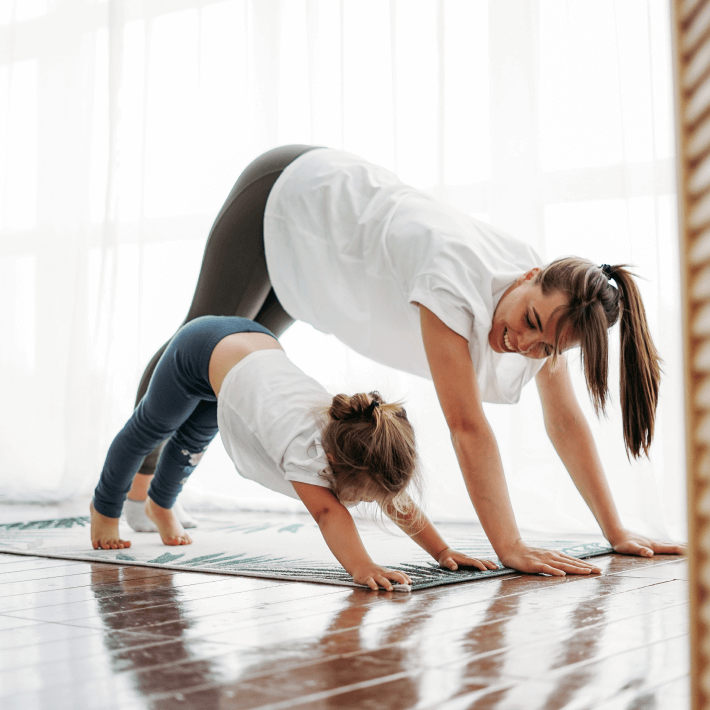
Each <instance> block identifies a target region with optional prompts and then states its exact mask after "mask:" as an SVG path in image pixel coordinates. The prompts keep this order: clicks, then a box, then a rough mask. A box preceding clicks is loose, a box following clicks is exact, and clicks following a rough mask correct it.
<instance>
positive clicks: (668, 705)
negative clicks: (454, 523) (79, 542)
mask: <svg viewBox="0 0 710 710" xmlns="http://www.w3.org/2000/svg"><path fill="white" fill-rule="evenodd" d="M597 560H598V562H599V563H600V566H602V568H603V569H604V572H605V574H604V575H603V576H597V577H594V578H582V577H571V576H570V577H567V578H559V579H551V578H541V577H531V576H524V575H520V576H512V575H511V576H508V577H499V578H493V579H490V580H484V581H479V582H472V583H468V584H461V585H456V586H452V587H441V588H438V589H436V588H435V589H429V590H425V591H421V592H414V593H412V594H401V593H387V592H380V593H375V592H369V591H364V590H362V591H361V590H350V589H343V588H338V587H331V586H326V585H316V584H306V583H300V582H275V581H271V580H260V579H247V578H239V577H233V576H222V575H215V574H201V573H195V572H173V571H168V570H160V569H150V568H145V567H128V566H121V567H118V566H114V565H110V564H101V563H83V562H82V563H80V562H70V561H64V560H50V559H46V558H40V557H19V556H13V555H7V554H2V555H0V708H2V710H10V709H15V708H17V709H18V710H20V709H21V710H35V709H39V708H42V709H43V710H63V709H64V708H67V709H71V710H84V709H86V710H93V709H96V710H98V709H103V708H120V709H121V710H133V709H136V710H137V709H139V708H141V709H142V708H150V709H155V710H168V709H169V710H173V709H181V708H191V709H193V708H194V709H197V708H199V709H200V710H212V709H216V708H220V709H227V708H254V709H255V708H261V709H262V710H266V709H268V710H278V709H280V708H291V707H294V708H308V709H310V708H315V709H319V708H358V709H360V708H362V709H367V708H377V710H399V709H400V708H401V709H404V708H446V709H447V710H454V709H456V710H458V709H463V708H506V709H508V708H510V709H513V708H520V709H521V710H535V709H536V708H550V709H553V708H554V709H558V708H580V709H581V708H589V709H590V710H591V709H593V710H612V709H613V710H621V709H622V708H623V709H625V710H631V709H632V708H634V709H636V708H639V709H640V708H652V709H654V710H666V709H667V710H684V709H685V708H687V707H689V699H688V697H689V696H688V685H687V684H688V619H687V612H688V606H687V601H686V599H687V585H688V582H687V579H688V577H687V563H686V561H685V560H679V559H678V558H675V557H657V558H655V559H652V560H646V559H642V558H630V557H622V556H619V555H609V556H606V557H600V558H597Z"/></svg>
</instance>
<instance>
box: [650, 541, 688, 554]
mask: <svg viewBox="0 0 710 710" xmlns="http://www.w3.org/2000/svg"><path fill="white" fill-rule="evenodd" d="M653 551H654V552H656V553H658V554H659V555H684V554H685V553H686V552H687V547H686V545H677V544H676V543H675V542H654V543H653Z"/></svg>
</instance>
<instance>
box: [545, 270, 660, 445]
mask: <svg viewBox="0 0 710 710" xmlns="http://www.w3.org/2000/svg"><path fill="white" fill-rule="evenodd" d="M626 266H627V265H626V264H617V265H613V266H610V265H609V264H603V265H602V266H597V265H596V264H593V263H592V262H591V261H587V260H586V259H580V258H578V257H567V258H564V259H557V260H556V261H553V262H552V263H551V264H548V266H546V267H545V268H544V269H542V271H540V272H539V273H538V274H537V275H536V277H535V281H536V283H539V285H540V287H541V288H542V293H543V294H548V293H549V292H551V291H563V292H565V293H567V294H568V295H569V305H568V306H563V307H562V315H561V316H560V319H559V321H558V323H557V332H556V334H555V355H553V365H554V359H555V358H556V353H558V352H559V350H560V340H561V338H562V334H563V331H566V330H567V329H569V330H570V331H571V337H572V339H573V340H577V341H578V342H579V346H580V350H581V358H582V366H583V369H584V376H585V379H586V382H587V390H588V391H589V395H590V397H591V399H592V404H593V405H594V411H595V412H596V413H597V414H599V413H600V412H604V410H605V406H606V400H607V395H608V393H609V388H608V385H607V380H608V372H609V337H608V333H607V330H608V329H609V328H611V326H613V325H614V324H615V323H616V322H617V320H620V339H621V367H620V371H621V383H620V385H621V415H622V420H623V425H624V443H625V445H626V451H627V453H630V454H631V455H632V456H634V457H639V456H640V455H641V453H642V452H643V453H644V454H645V455H646V456H648V449H649V447H650V445H651V441H652V439H653V430H654V426H655V422H656V406H657V404H658V387H659V385H660V381H661V368H660V362H661V360H660V358H659V356H658V351H657V350H656V346H655V345H654V344H653V339H652V338H651V333H650V331H649V328H648V322H647V320H646V310H645V308H644V306H643V301H642V300H641V294H640V292H639V290H638V287H637V286H636V284H635V283H634V280H633V274H632V273H631V272H630V271H627V269H626ZM612 281H613V282H614V283H615V284H616V288H615V287H614V286H612V284H611V282H612ZM565 337H569V336H567V335H565Z"/></svg>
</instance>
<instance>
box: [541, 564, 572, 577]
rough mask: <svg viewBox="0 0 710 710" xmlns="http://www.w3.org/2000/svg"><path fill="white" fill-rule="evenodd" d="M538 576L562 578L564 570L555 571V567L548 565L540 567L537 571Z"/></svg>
mask: <svg viewBox="0 0 710 710" xmlns="http://www.w3.org/2000/svg"><path fill="white" fill-rule="evenodd" d="M537 572H538V574H550V575H552V576H553V577H564V576H566V575H565V572H564V570H561V569H557V568H556V567H551V566H550V565H540V568H539V569H538V570H537Z"/></svg>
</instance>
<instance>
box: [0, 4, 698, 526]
mask: <svg viewBox="0 0 710 710" xmlns="http://www.w3.org/2000/svg"><path fill="white" fill-rule="evenodd" d="M668 15H669V8H668V7H667V2H665V1H663V0H648V1H645V0H636V1H634V2H628V1H626V2H621V1H617V2H613V1H612V0H597V1H596V2H593V3H591V2H586V1H585V0H567V1H564V0H539V1H538V2H532V1H530V0H504V1H501V0H498V1H497V2H486V1H484V0H438V1H437V0H389V1H388V0H339V1H338V0H222V1H214V0H161V1H159V2H158V1H157V0H156V1H149V0H108V1H107V0H104V1H101V0H94V1H93V2H92V1H91V0H84V1H83V2H77V0H0V234H1V239H0V391H1V392H2V402H3V406H2V408H1V409H0V441H1V442H2V451H3V456H2V464H1V465H0V499H2V500H9V501H12V500H16V501H19V500H32V501H37V500H56V499H62V498H67V497H71V496H78V495H85V494H87V493H89V492H90V491H91V490H92V488H93V486H94V485H95V482H96V478H97V476H98V473H99V471H100V467H101V463H102V460H103V457H104V455H105V453H106V450H107V448H108V445H109V443H110V441H111V438H112V436H113V435H114V434H115V433H116V431H117V430H118V429H119V428H120V427H121V426H122V425H123V423H124V421H125V419H126V418H127V417H128V416H129V414H130V412H131V410H132V406H133V398H134V393H135V389H136V386H137V382H138V379H139V377H140V374H141V372H142V370H143V368H144V366H145V364H146V363H147V361H148V360H149V359H150V357H151V356H152V354H153V353H154V352H155V350H156V349H157V348H158V347H159V346H160V345H161V344H162V343H163V342H164V341H166V340H167V339H168V338H169V337H170V336H171V335H172V334H173V332H174V330H175V328H176V327H177V325H178V324H179V323H180V322H181V321H182V319H183V317H184V315H185V312H186V310H187V307H188V305H189V302H190V299H191V295H192V291H193V288H194V285H195V282H196V276H197V273H198V270H199V266H200V261H201V255H202V251H203V248H204V243H205V239H206V237H207V234H208V232H209V228H210V225H211V223H212V220H213V219H214V217H215V215H216V214H217V212H218V210H219V208H220V206H221V203H222V201H223V200H224V198H225V197H226V195H227V194H228V192H229V190H230V188H231V186H232V184H233V182H234V181H235V180H236V178H237V176H238V174H239V172H240V171H241V170H242V168H243V167H245V166H246V164H247V163H248V162H249V161H251V160H252V159H253V158H254V157H256V156H257V155H259V154H260V153H261V152H263V151H265V150H267V149H269V148H272V147H274V146H276V145H279V144H285V143H312V144H317V145H327V146H333V147H339V148H340V147H342V148H344V149H346V150H349V151H351V152H354V153H358V154H360V155H363V156H364V157H366V158H368V159H370V160H372V161H374V162H378V163H381V164H383V165H385V166H387V167H389V168H391V169H393V170H394V171H395V172H397V173H398V174H399V175H400V177H401V178H402V179H404V180H405V181H408V182H410V183H412V184H414V185H416V186H418V187H421V188H424V189H428V190H431V191H432V192H433V193H434V194H435V195H436V196H437V197H438V198H440V199H441V200H444V201H447V202H450V203H452V204H454V205H456V206H457V207H458V208H460V209H462V210H464V211H466V212H469V213H471V214H473V215H475V216H477V217H479V218H481V219H484V220H489V221H490V222H491V223H493V224H495V225H496V226H499V227H502V228H503V229H506V230H507V231H509V232H511V233H513V234H515V235H516V236H518V237H519V238H521V239H523V240H526V241H528V242H530V243H532V244H533V245H534V246H535V247H536V248H537V249H538V250H539V251H540V252H541V254H542V255H543V256H544V257H545V258H546V259H549V260H551V259H552V258H555V257H557V256H561V255H563V254H578V255H581V256H586V257H588V258H591V259H592V260H594V261H596V262H599V263H601V262H606V263H619V262H624V263H631V264H634V265H635V267H636V271H637V272H638V273H639V274H640V275H641V276H643V277H644V278H645V279H646V280H644V281H642V282H641V289H642V292H643V296H644V299H645V302H646V305H647V308H648V314H649V318H650V322H651V328H652V331H653V333H654V336H655V338H656V341H657V343H658V345H659V347H660V350H661V353H662V355H663V358H664V360H665V379H664V383H663V389H662V401H661V406H660V409H659V422H658V430H657V432H658V433H657V436H656V441H655V444H654V447H653V454H652V457H651V460H650V461H640V462H635V463H629V462H628V461H627V458H626V456H625V453H624V449H623V444H622V435H621V425H620V413H619V406H618V397H616V396H615V397H614V398H613V400H614V401H613V404H612V406H611V408H610V411H609V416H608V418H606V419H603V420H601V421H597V420H596V419H595V418H594V416H593V414H592V413H591V407H590V406H589V405H588V399H587V396H586V392H585V390H584V385H583V380H582V378H581V376H580V373H579V363H578V361H577V360H576V359H575V358H572V364H571V367H572V370H573V373H574V377H575V385H576V387H577V391H578V395H579V398H580V400H581V401H582V403H583V406H584V407H585V410H586V411H587V412H588V414H589V417H590V421H591V422H592V426H593V428H594V431H595V434H596V437H597V441H598V443H599V447H600V450H601V455H602V459H603V462H604V464H605V466H606V470H607V473H608V476H609V478H610V481H611V485H612V489H613V491H614V495H615V498H616V500H617V503H618V505H619V508H620V510H621V512H622V516H623V518H624V520H625V521H626V522H627V523H628V524H629V525H636V526H637V527H640V528H642V529H647V530H652V531H656V532H657V533H659V534H665V533H666V532H667V531H670V532H671V533H674V534H676V535H678V534H680V535H681V536H682V535H684V522H683V521H684V495H683V490H684V483H683V478H684V475H683V471H684V461H683V450H682V449H683V427H682V378H681V372H680V369H681V345H680V330H679V328H680V326H679V286H678V266H677V253H676V252H677V239H676V218H675V195H674V189H675V183H674V167H673V165H674V164H673V148H674V146H673V144H674V141H673V111H672V105H671V59H670V48H669V45H670V39H669V36H670V31H669V17H668ZM283 344H284V347H285V348H286V350H287V352H288V353H289V354H290V355H291V357H292V358H293V359H294V360H295V361H296V362H297V364H298V365H299V366H301V367H302V368H303V369H304V370H305V371H306V372H308V373H310V374H313V375H314V376H315V377H317V378H318V379H319V380H320V381H321V382H323V384H324V385H325V386H326V387H328V388H329V389H331V390H332V391H358V390H362V389H365V390H370V389H373V388H377V389H379V390H380V391H382V392H383V394H384V395H385V396H386V397H388V398H390V399H396V398H404V399H406V401H407V403H408V409H409V411H410V414H411V416H412V418H413V420H414V422H415V424H416V428H417V432H418V436H419V442H420V448H421V452H422V455H423V460H424V466H425V472H426V479H427V491H428V493H427V497H426V507H427V509H428V511H429V513H430V514H431V515H432V516H433V517H435V518H437V519H457V520H471V519H473V517H474V515H473V511H472V508H471V505H470V503H469V502H468V498H467V496H466V493H465V489H464V486H463V482H462V479H461V475H460V473H459V471H458V469H457V465H456V461H455V458H454V455H453V451H452V448H451V444H450V441H449V436H448V432H447V429H446V426H445V423H444V421H443V417H442V415H441V413H440V411H439V408H438V404H437V402H436V397H435V394H434V391H433V387H432V385H431V383H430V382H427V381H424V380H420V379H418V378H415V377H410V376H407V375H404V374H402V373H399V372H396V371H393V370H388V369H387V368H384V367H381V366H379V365H377V364H375V363H372V362H370V361H367V360H365V359H364V358H362V357H360V356H358V355H357V354H355V353H353V352H351V351H348V350H347V349H346V348H345V347H344V346H342V345H341V344H339V343H338V342H337V341H336V340H335V339H334V338H332V337H331V336H325V335H323V334H321V333H318V332H316V331H314V330H313V329H312V328H310V327H308V326H306V325H304V324H296V325H294V326H293V327H292V328H291V329H290V330H289V331H288V332H287V334H286V335H285V336H284V338H283ZM617 352H618V350H617V351H615V356H616V353H617ZM612 374H613V382H614V383H617V382H618V365H617V363H616V360H614V362H613V363H612ZM615 394H616V386H615ZM486 411H487V414H488V416H489V418H490V420H491V423H492V425H493V427H494V429H495V432H496V435H497V437H498V441H499V444H500V448H501V451H502V455H503V461H504V464H505V469H506V472H507V477H508V482H509V486H510V490H511V496H512V498H513V503H514V506H515V509H516V513H517V515H518V519H519V522H520V523H521V525H522V526H524V527H528V528H536V529H539V530H545V531H548V532H562V531H581V532H592V531H594V530H595V526H594V521H593V518H592V517H591V514H590V513H589V512H588V511H587V510H586V508H585V506H584V504H583V502H582V501H581V498H580V497H579V495H578V494H577V492H576V491H575V489H574V487H573V485H572V483H571V482H570V480H569V478H568V476H567V475H566V473H565V471H564V468H563V467H562V465H561V463H560V461H559V460H558V459H557V457H556V455H555V454H554V451H553V450H552V447H551V445H550V443H549V441H548V440H547V437H546V436H545V433H544V429H543V425H542V421H541V420H542V417H541V410H540V405H539V400H538V397H537V393H536V391H535V385H534V384H530V385H529V386H528V387H527V388H526V390H525V391H524V394H523V397H522V401H521V403H520V404H519V405H517V406H514V407H510V406H505V407H503V406H489V407H487V410H486ZM185 502H186V505H188V507H189V506H190V504H192V505H196V504H198V503H201V504H202V505H211V506H225V507H230V506H240V505H241V506H246V507H250V506H251V507H255V508H264V507H269V508H279V507H289V506H291V502H290V501H288V500H286V499H280V498H279V497H278V496H277V495H276V494H273V495H272V494H270V493H269V492H268V491H265V490H264V489H260V488H259V487H258V486H256V484H251V483H248V482H246V481H244V480H243V479H241V478H240V477H239V476H238V475H237V474H236V473H235V472H234V470H233V466H232V465H231V463H230V462H229V460H228V459H227V457H226V455H225V454H224V452H223V451H222V448H221V444H220V443H219V442H218V441H217V442H215V444H214V445H213V446H212V447H211V449H210V451H209V452H208V455H207V456H206V457H205V459H204V460H203V463H202V464H201V466H200V469H198V471H197V472H196V474H195V475H194V476H193V480H191V482H190V483H189V484H188V487H187V489H186V496H185Z"/></svg>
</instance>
